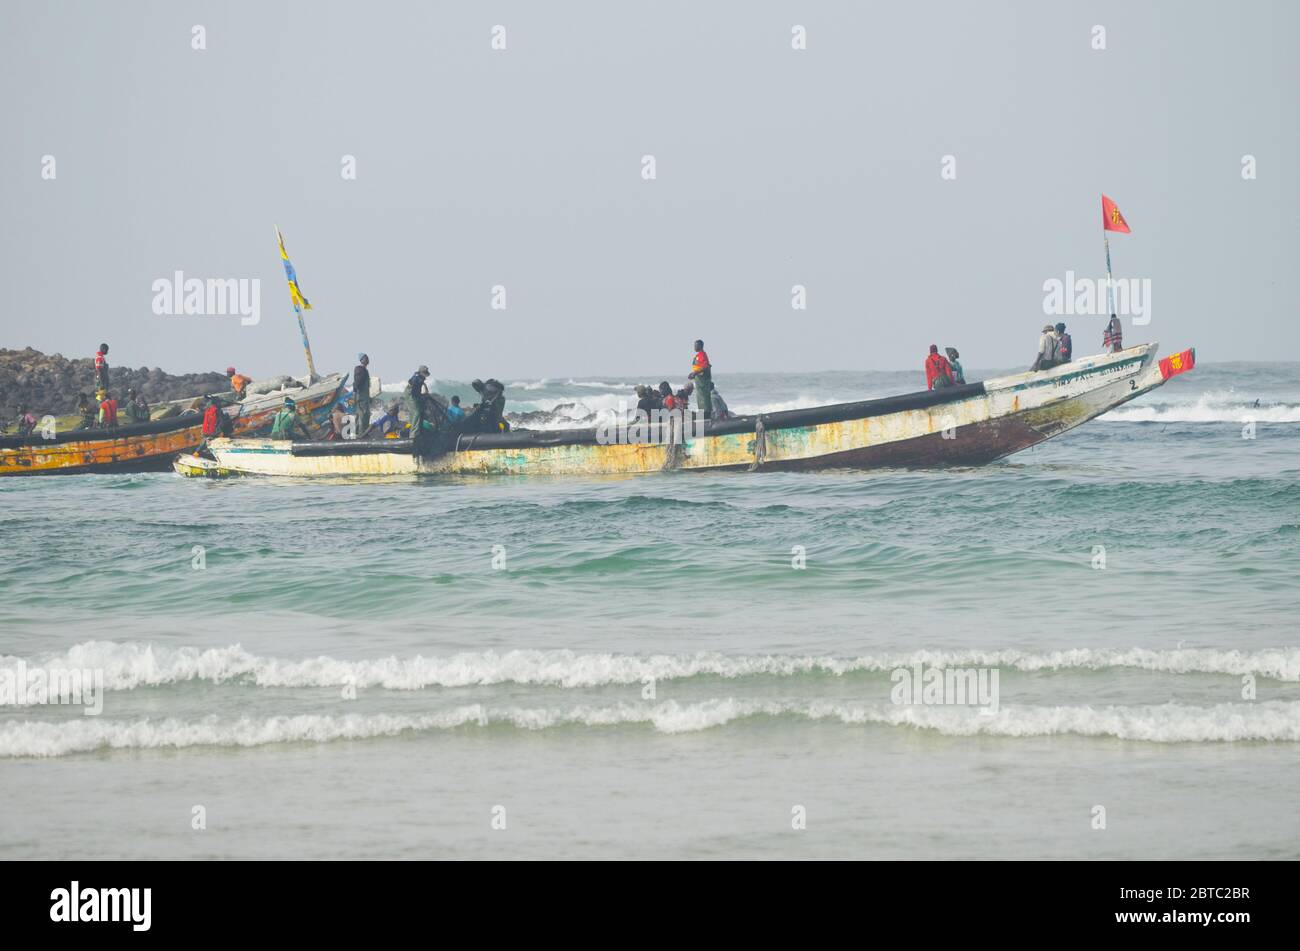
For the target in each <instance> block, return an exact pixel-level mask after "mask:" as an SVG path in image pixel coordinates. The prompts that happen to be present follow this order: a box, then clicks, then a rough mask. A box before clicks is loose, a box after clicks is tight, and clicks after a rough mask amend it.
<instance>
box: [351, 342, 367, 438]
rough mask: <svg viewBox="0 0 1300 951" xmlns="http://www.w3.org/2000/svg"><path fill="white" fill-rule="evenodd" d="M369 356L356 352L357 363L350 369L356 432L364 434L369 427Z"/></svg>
mask: <svg viewBox="0 0 1300 951" xmlns="http://www.w3.org/2000/svg"><path fill="white" fill-rule="evenodd" d="M369 367H370V358H369V357H368V356H366V355H365V354H364V353H358V354H357V365H356V367H355V368H353V370H352V398H353V399H354V400H355V402H356V413H357V420H356V433H357V435H358V436H360V435H364V433H365V432H366V430H368V429H369V428H370V370H369Z"/></svg>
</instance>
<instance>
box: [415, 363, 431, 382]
mask: <svg viewBox="0 0 1300 951" xmlns="http://www.w3.org/2000/svg"><path fill="white" fill-rule="evenodd" d="M415 372H416V373H418V374H419V375H420V376H422V377H424V378H425V379H426V380H427V379H428V378H429V368H428V367H426V366H421V367H420V369H418V370H416V371H415Z"/></svg>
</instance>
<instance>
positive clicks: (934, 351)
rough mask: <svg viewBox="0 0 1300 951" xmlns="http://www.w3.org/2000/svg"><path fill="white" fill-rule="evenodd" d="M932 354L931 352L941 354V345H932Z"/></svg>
mask: <svg viewBox="0 0 1300 951" xmlns="http://www.w3.org/2000/svg"><path fill="white" fill-rule="evenodd" d="M930 352H931V353H938V352H939V345H938V344H937V343H932V344H930Z"/></svg>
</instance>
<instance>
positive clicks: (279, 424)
mask: <svg viewBox="0 0 1300 951" xmlns="http://www.w3.org/2000/svg"><path fill="white" fill-rule="evenodd" d="M295 431H297V432H300V433H302V436H303V438H304V439H310V438H311V434H310V433H308V432H307V427H306V426H304V425H303V424H302V420H300V419H299V418H298V404H297V403H295V402H294V401H293V398H292V397H289V396H286V397H285V398H284V408H283V409H281V410H280V412H279V413H277V414H276V416H275V422H274V423H272V424H271V438H272V439H293V435H294V432H295Z"/></svg>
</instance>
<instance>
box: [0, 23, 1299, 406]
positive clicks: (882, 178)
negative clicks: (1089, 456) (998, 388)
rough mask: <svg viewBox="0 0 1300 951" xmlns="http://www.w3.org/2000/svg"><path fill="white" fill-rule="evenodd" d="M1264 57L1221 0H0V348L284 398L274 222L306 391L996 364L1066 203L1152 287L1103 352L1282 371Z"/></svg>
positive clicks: (1037, 308) (1096, 345) (1095, 331)
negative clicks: (198, 33) (1116, 213)
mask: <svg viewBox="0 0 1300 951" xmlns="http://www.w3.org/2000/svg"><path fill="white" fill-rule="evenodd" d="M196 24H198V25H202V26H203V27H204V28H205V30H206V47H207V48H206V49H203V50H195V49H193V48H192V37H193V34H192V28H193V27H194V26H195V25H196ZM796 24H797V25H802V26H803V27H805V28H806V31H807V49H805V50H794V49H792V48H791V41H792V27H793V26H795V25H796ZM496 25H502V26H504V27H505V38H506V47H507V48H506V49H505V50H493V49H492V38H493V37H492V31H493V27H494V26H496ZM1095 25H1101V26H1104V27H1105V31H1106V37H1105V38H1106V49H1105V50H1094V49H1093V48H1092V44H1093V27H1094V26H1095ZM1297 37H1300V4H1297V3H1295V2H1277V3H1265V2H1249V0H1248V2H1239V3H1233V4H1226V3H1223V4H1202V3H1192V2H1183V0H1166V2H1142V3H1131V2H1129V3H1043V2H1039V0H1022V2H1015V3H992V2H979V3H972V2H938V3H912V2H909V3H893V4H883V3H871V4H868V3H849V2H838V3H828V2H822V0H819V2H811V0H804V2H780V3H762V2H751V0H746V2H739V0H738V2H725V3H723V2H705V0H690V2H682V3H667V2H655V3H648V4H642V3H630V2H617V3H616V2H608V0H607V2H581V3H579V2H566V3H544V2H538V0H528V2H519V3H510V2H492V3H474V2H468V0H467V2H439V3H396V2H393V3H386V2H365V3H360V2H347V3H343V2H337V0H325V2H314V3H305V2H303V3H276V2H270V0H259V2H247V3H244V2H239V3H226V2H223V3H215V2H210V3H185V2H168V3H163V2H159V3H139V2H117V3H101V2H66V0H65V2H59V3H46V2H27V0H6V2H5V3H4V4H3V5H2V6H0V95H2V96H3V117H4V121H3V122H2V123H0V172H2V174H0V207H2V208H3V211H4V225H5V226H4V228H3V237H2V239H0V240H2V241H3V246H2V247H0V276H2V278H3V286H4V290H5V293H4V295H3V299H0V346H7V347H22V346H27V345H31V346H34V347H37V348H39V349H42V350H46V351H60V352H62V353H63V354H65V355H67V356H89V355H90V354H91V352H92V351H93V349H94V347H95V346H96V345H97V344H98V343H99V342H100V340H101V339H103V340H107V341H109V342H110V343H111V344H112V346H113V352H112V354H111V357H112V362H113V363H114V364H115V365H123V366H141V365H149V366H154V365H159V366H162V367H163V368H165V369H168V370H172V371H177V372H179V371H190V370H200V369H212V368H221V367H225V366H226V365H227V364H228V363H234V364H236V365H238V366H239V367H240V368H242V369H247V370H249V371H252V372H254V373H256V374H264V373H271V372H295V373H300V372H302V358H301V347H300V345H299V342H298V333H297V327H296V324H295V322H294V320H293V314H292V310H291V308H290V304H289V295H288V291H287V289H286V287H285V284H284V279H283V273H282V271H281V268H280V262H279V257H278V253H277V250H276V247H275V239H274V232H273V225H275V224H279V226H280V228H281V229H282V230H283V232H284V234H285V239H286V242H287V244H288V249H289V252H290V255H291V257H292V259H293V262H294V265H295V266H296V268H297V270H298V274H299V278H300V281H301V285H302V288H303V290H304V292H305V293H306V294H307V296H308V297H309V298H310V299H311V300H312V302H313V304H314V305H315V310H314V311H312V313H311V314H310V315H309V321H310V324H309V328H310V333H311V336H312V343H313V348H314V351H315V354H316V360H317V365H318V367H319V368H320V369H322V370H329V369H349V368H351V366H352V364H353V362H354V357H355V355H356V351H357V350H359V349H364V350H366V351H368V352H369V353H370V355H371V358H372V363H373V367H374V370H375V372H376V373H377V374H378V375H379V376H381V377H383V378H384V379H386V380H394V381H395V380H397V379H400V378H404V377H406V376H407V375H409V374H410V373H411V371H412V370H413V369H414V368H415V366H416V365H418V364H419V363H428V364H429V365H430V367H431V368H432V370H433V373H434V376H435V377H443V378H447V377H455V378H460V379H465V378H470V377H474V376H484V377H486V376H488V375H494V376H499V377H501V378H503V379H510V378H518V377H521V376H531V377H536V376H558V377H564V376H575V375H596V376H600V375H603V374H633V373H635V374H643V375H645V376H646V377H647V378H650V377H653V378H654V379H659V378H661V377H663V376H667V375H670V374H673V373H676V374H678V375H681V374H682V373H684V372H685V370H686V369H687V368H688V365H689V362H690V352H691V351H690V344H691V341H692V340H693V339H694V338H695V337H697V336H702V337H704V338H705V340H706V341H707V345H708V350H709V352H710V355H711V356H712V358H713V362H714V364H715V366H716V368H717V371H718V373H719V374H723V373H725V372H726V371H729V370H784V369H788V370H801V371H806V370H818V369H894V368H911V367H917V366H919V364H920V361H921V359H922V357H923V355H924V353H925V350H926V347H927V345H928V344H930V343H931V342H936V343H939V344H941V345H955V346H958V347H959V348H960V349H961V351H962V357H963V362H965V363H966V364H967V365H968V366H976V367H979V366H1010V365H1015V364H1019V363H1025V364H1028V362H1029V361H1030V360H1031V359H1032V357H1033V354H1034V351H1035V348H1036V344H1037V332H1038V330H1039V328H1040V327H1041V325H1042V324H1043V323H1044V310H1043V298H1044V291H1043V282H1044V281H1046V280H1049V279H1051V278H1062V279H1063V278H1064V276H1065V272H1066V271H1067V270H1068V269H1073V270H1074V271H1076V272H1078V273H1079V274H1080V275H1087V276H1090V277H1096V276H1099V275H1101V274H1103V273H1104V260H1103V253H1102V235H1101V229H1100V217H1101V212H1100V199H1099V195H1100V193H1101V192H1102V191H1105V192H1106V193H1107V194H1108V195H1110V196H1111V197H1112V198H1114V199H1115V200H1116V201H1117V202H1118V203H1119V207H1120V208H1121V209H1122V210H1123V212H1124V214H1125V216H1126V217H1127V219H1128V221H1129V223H1130V225H1131V226H1132V228H1133V233H1132V234H1131V235H1121V236H1118V237H1116V238H1114V239H1113V240H1112V242H1111V245H1112V252H1113V257H1114V264H1115V272H1116V276H1117V277H1138V278H1149V279H1150V280H1151V282H1152V284H1151V287H1152V299H1151V323H1150V325H1149V326H1146V327H1136V328H1132V327H1128V326H1126V332H1127V334H1128V336H1127V339H1128V340H1130V341H1137V340H1144V339H1145V340H1159V341H1160V342H1161V344H1162V348H1163V349H1164V350H1165V351H1166V352H1167V351H1169V350H1171V349H1175V348H1182V347H1184V346H1187V345H1192V344H1194V345H1196V346H1197V348H1198V357H1199V358H1200V359H1201V360H1202V361H1220V360H1232V359H1295V358H1296V355H1297V350H1298V345H1300V331H1298V330H1297V305H1296V301H1297V294H1298V292H1300V266H1297V252H1300V242H1298V241H1297V235H1298V234H1300V225H1298V222H1300V186H1298V185H1297V172H1298V171H1300V170H1298V169H1297V157H1298V156H1300V132H1298V123H1297V117H1298V116H1300V111H1298V110H1297V101H1296V100H1297V93H1298V92H1300V68H1298V65H1297V64H1298V63H1300V51H1298V47H1297ZM46 155H52V156H54V159H55V162H56V165H55V170H56V177H55V178H54V179H52V180H50V179H44V178H42V168H43V164H42V163H43V157H44V156H46ZM345 155H352V156H355V159H356V178H355V180H346V179H345V178H344V177H343V176H342V175H341V169H342V159H343V156H345ZM644 155H653V156H654V158H655V172H656V176H657V177H656V178H655V179H654V180H653V181H647V180H645V179H644V178H643V177H642V156H644ZM945 155H952V156H955V159H956V173H957V175H956V178H955V179H954V180H944V179H943V178H941V175H940V171H941V161H942V159H943V156H945ZM1244 155H1253V156H1255V160H1256V162H1257V177H1256V178H1255V179H1253V180H1245V179H1243V177H1242V157H1243V156H1244ZM177 270H180V271H183V272H184V273H185V275H186V276H187V277H199V278H248V279H251V278H260V279H261V282H262V286H261V322H260V323H259V324H257V325H255V326H244V325H242V324H241V322H240V320H239V319H238V318H237V317H160V316H156V315H155V314H154V313H153V310H152V302H153V297H154V293H153V290H152V283H153V282H154V281H155V280H156V279H159V278H164V277H170V276H171V275H172V274H173V272H174V271H177ZM795 284H802V285H804V286H805V287H806V288H807V302H808V307H807V309H806V310H803V311H798V310H794V309H792V308H791V306H790V302H791V287H792V286H793V285H795ZM494 285H503V286H504V287H505V288H506V304H507V306H506V309H505V310H493V309H492V307H491V302H492V288H493V286H494ZM1066 319H1067V322H1069V323H1070V324H1071V329H1072V331H1074V334H1075V341H1076V343H1075V348H1076V353H1088V352H1095V351H1096V350H1098V349H1100V337H1101V328H1102V324H1103V323H1104V318H1102V317H1087V318H1084V317H1074V318H1066Z"/></svg>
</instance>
